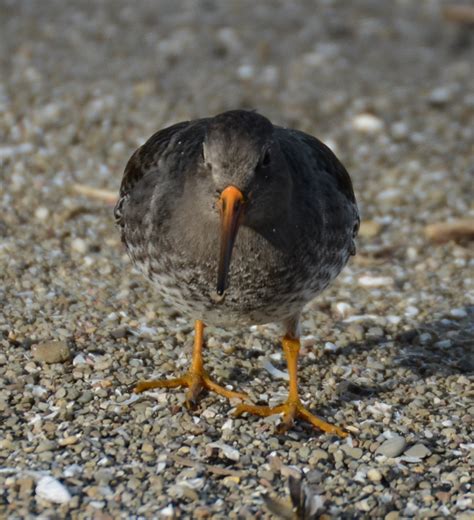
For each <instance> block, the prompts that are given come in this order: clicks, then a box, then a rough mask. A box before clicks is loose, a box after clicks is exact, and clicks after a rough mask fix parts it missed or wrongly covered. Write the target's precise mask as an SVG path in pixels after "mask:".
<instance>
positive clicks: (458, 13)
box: [443, 4, 474, 25]
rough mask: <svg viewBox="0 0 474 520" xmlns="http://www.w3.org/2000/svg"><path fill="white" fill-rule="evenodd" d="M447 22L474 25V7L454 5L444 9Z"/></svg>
mask: <svg viewBox="0 0 474 520" xmlns="http://www.w3.org/2000/svg"><path fill="white" fill-rule="evenodd" d="M443 16H444V18H445V19H446V20H448V21H450V22H454V23H462V24H466V25H473V24H474V7H473V6H472V5H462V4H453V5H447V6H446V7H445V8H444V9H443Z"/></svg>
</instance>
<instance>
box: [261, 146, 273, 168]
mask: <svg viewBox="0 0 474 520" xmlns="http://www.w3.org/2000/svg"><path fill="white" fill-rule="evenodd" d="M270 162H271V156H270V150H269V149H268V148H267V149H266V150H265V153H264V154H263V157H262V159H261V160H260V166H261V167H262V168H266V167H267V166H269V165H270Z"/></svg>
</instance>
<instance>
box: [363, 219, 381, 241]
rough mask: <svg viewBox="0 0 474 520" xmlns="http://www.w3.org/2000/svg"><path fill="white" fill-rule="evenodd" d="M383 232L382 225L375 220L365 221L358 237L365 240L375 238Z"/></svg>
mask: <svg viewBox="0 0 474 520" xmlns="http://www.w3.org/2000/svg"><path fill="white" fill-rule="evenodd" d="M381 230H382V224H379V223H378V222H375V221H374V220H363V221H362V222H361V223H360V228H359V233H358V236H360V237H364V238H374V237H376V236H377V235H378V234H379V233H380V231H381Z"/></svg>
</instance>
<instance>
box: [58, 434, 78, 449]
mask: <svg viewBox="0 0 474 520" xmlns="http://www.w3.org/2000/svg"><path fill="white" fill-rule="evenodd" d="M78 440H79V437H78V436H77V435H68V436H67V437H65V438H64V439H61V440H60V441H59V445H60V446H72V445H73V444H77V441H78Z"/></svg>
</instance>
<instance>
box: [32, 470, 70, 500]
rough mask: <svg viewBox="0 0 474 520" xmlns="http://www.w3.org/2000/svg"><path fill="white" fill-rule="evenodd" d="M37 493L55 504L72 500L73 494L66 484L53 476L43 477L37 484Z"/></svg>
mask: <svg viewBox="0 0 474 520" xmlns="http://www.w3.org/2000/svg"><path fill="white" fill-rule="evenodd" d="M35 492H36V495H37V496H38V497H39V498H42V499H43V500H48V501H49V502H54V503H55V504H65V503H67V502H69V501H70V500H71V494H70V493H69V491H68V490H67V488H66V487H65V486H63V485H62V484H61V482H59V481H58V480H56V479H55V478H53V477H50V476H47V477H41V478H40V480H39V481H38V484H37V485H36V490H35Z"/></svg>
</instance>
